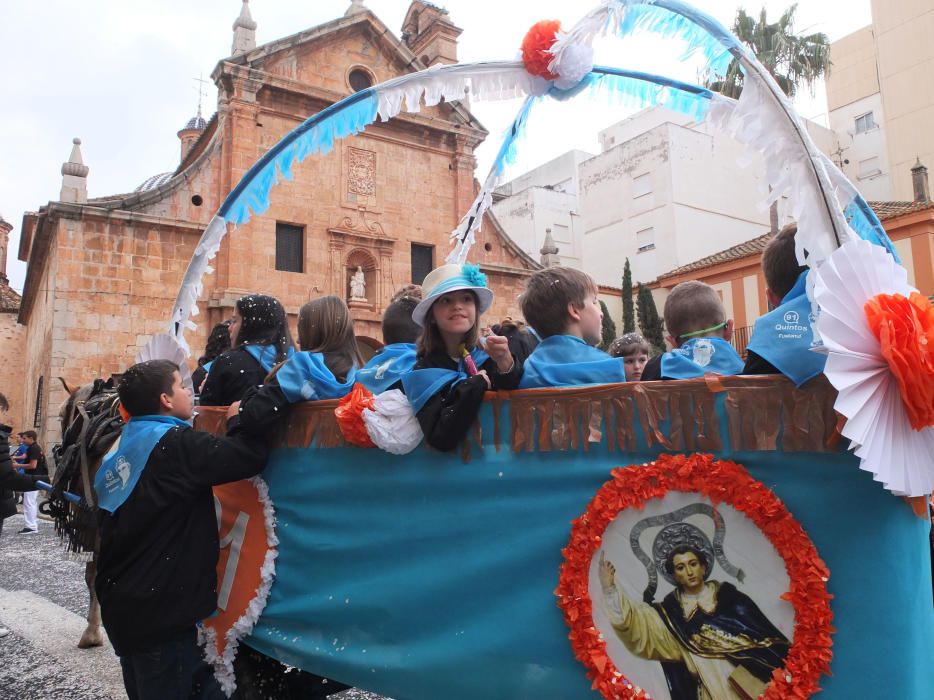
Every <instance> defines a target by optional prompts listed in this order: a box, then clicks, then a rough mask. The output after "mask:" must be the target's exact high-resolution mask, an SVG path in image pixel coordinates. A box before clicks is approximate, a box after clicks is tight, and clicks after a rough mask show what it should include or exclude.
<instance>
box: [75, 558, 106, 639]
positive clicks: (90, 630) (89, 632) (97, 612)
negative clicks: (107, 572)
mask: <svg viewBox="0 0 934 700" xmlns="http://www.w3.org/2000/svg"><path fill="white" fill-rule="evenodd" d="M96 575H97V563H96V562H94V561H89V562H88V563H87V566H85V567H84V582H85V583H86V584H87V585H88V593H89V594H90V604H89V605H88V626H87V629H85V630H84V634H82V635H81V641H80V642H78V648H79V649H90V648H91V647H99V646H101V645H102V644H103V643H104V629H103V628H102V627H101V604H100V603H99V602H97V593H96V592H95V590H94V577H95V576H96Z"/></svg>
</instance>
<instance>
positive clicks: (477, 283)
mask: <svg viewBox="0 0 934 700" xmlns="http://www.w3.org/2000/svg"><path fill="white" fill-rule="evenodd" d="M461 274H463V275H464V279H465V280H467V282H468V283H469V284H470V285H471V286H473V287H485V286H486V275H485V274H483V273H482V272H480V266H479V265H473V264H471V263H467V264H465V265H463V266H462V267H461Z"/></svg>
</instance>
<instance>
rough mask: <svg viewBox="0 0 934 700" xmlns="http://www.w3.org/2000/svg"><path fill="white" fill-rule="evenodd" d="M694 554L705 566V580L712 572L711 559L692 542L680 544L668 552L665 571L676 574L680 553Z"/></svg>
mask: <svg viewBox="0 0 934 700" xmlns="http://www.w3.org/2000/svg"><path fill="white" fill-rule="evenodd" d="M689 552H690V553H691V554H694V555H695V556H696V557H697V560H698V561H699V562H700V563H701V566H703V567H704V580H706V579H707V576H708V575H709V574H710V561H709V560H708V559H707V555H706V554H705V553H704V552H702V551H701V550H699V549H698V548H697V547H695V546H694V545H690V544H679V545H678V546H677V547H675V548H674V549H672V550H671V551H670V552H668V556H667V557H665V571H667V572H668V575H669V576H674V575H675V557H676V556H677V555H678V554H687V553H689Z"/></svg>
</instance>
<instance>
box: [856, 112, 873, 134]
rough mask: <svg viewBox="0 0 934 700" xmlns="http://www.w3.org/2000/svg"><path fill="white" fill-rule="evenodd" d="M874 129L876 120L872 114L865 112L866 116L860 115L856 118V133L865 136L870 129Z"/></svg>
mask: <svg viewBox="0 0 934 700" xmlns="http://www.w3.org/2000/svg"><path fill="white" fill-rule="evenodd" d="M875 128H876V120H875V119H874V118H873V116H872V112H866V114H861V115H860V116H858V117H856V133H857V134H865V133H866V132H867V131H869V130H870V129H875Z"/></svg>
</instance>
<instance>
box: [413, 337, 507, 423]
mask: <svg viewBox="0 0 934 700" xmlns="http://www.w3.org/2000/svg"><path fill="white" fill-rule="evenodd" d="M470 356H471V357H472V358H473V361H474V364H475V365H476V366H477V369H480V368H481V367H482V366H483V363H484V362H486V361H487V360H489V359H490V356H489V355H487V354H486V353H485V352H484V351H483V350H481V349H480V348H474V349H473V350H471V351H470ZM468 376H469V375H468V374H467V367H466V366H465V365H464V360H460V361H459V362H458V363H457V369H456V370H453V369H441V368H440V367H426V368H425V369H413V370H412V371H411V372H409V373H408V374H406V375H405V376H404V377H402V389H403V390H404V391H405V395H406V397H407V398H408V399H409V403H410V404H412V410H413V411H415V413H418V412H419V411H421V410H422V407H423V406H424V405H425V404H426V403H428V399H430V398H431V397H432V396H434V395H435V394H437V393H438V392H439V391H441V390H442V389H444V388H445V387H446V386H447V385H448V384H456V383H458V382H462V381H464V380H465V379H467V377H468Z"/></svg>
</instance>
